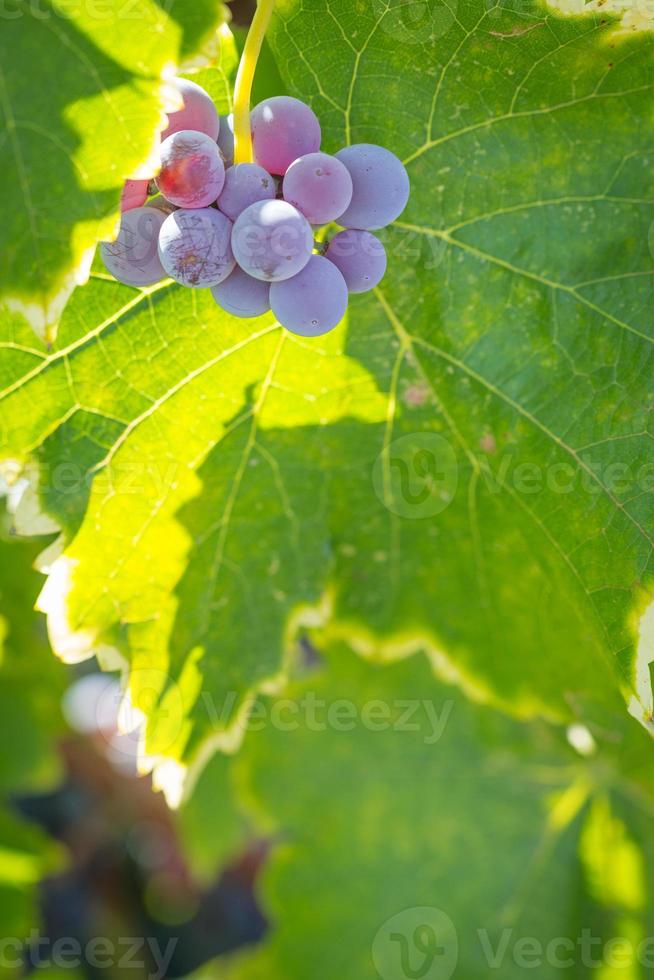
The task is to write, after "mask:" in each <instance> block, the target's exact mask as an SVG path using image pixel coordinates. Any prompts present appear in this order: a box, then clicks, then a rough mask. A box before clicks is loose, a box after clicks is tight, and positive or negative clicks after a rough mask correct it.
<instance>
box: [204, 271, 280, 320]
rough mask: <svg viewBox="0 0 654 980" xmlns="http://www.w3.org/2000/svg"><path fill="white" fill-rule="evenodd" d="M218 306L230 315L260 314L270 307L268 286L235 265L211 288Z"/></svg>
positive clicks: (248, 315)
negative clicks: (225, 276) (231, 270)
mask: <svg viewBox="0 0 654 980" xmlns="http://www.w3.org/2000/svg"><path fill="white" fill-rule="evenodd" d="M211 294H212V296H213V298H214V299H215V301H216V303H217V304H218V306H220V307H221V309H223V310H225V311H226V312H227V313H231V314H232V316H240V317H251V316H261V315H262V314H263V313H267V312H268V310H269V309H270V286H269V284H268V283H267V282H263V281H262V280H261V279H254V278H253V277H252V276H248V274H247V272H243V270H242V269H241V268H240V267H239V266H238V265H237V266H236V268H235V269H234V271H233V272H232V273H230V275H229V276H228V277H227V279H224V280H223V281H222V282H221V283H218V285H217V286H214V287H213V288H212V290H211Z"/></svg>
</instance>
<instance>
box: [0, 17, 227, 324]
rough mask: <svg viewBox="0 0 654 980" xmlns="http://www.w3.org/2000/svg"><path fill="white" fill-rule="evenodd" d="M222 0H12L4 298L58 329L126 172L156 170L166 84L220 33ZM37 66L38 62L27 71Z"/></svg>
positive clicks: (1, 251) (0, 77)
mask: <svg viewBox="0 0 654 980" xmlns="http://www.w3.org/2000/svg"><path fill="white" fill-rule="evenodd" d="M223 9H224V8H223V6H222V4H221V3H220V2H219V0H200V2H198V0H173V2H167V3H165V4H164V3H161V4H159V3H157V2H156V0H135V2H131V0H129V2H127V0H110V2H108V3H101V4H70V3H66V2H65V0H44V2H43V3H41V4H39V5H38V6H36V5H35V4H33V3H27V2H24V0H8V2H7V3H6V4H5V5H4V8H3V30H2V34H1V38H0V63H1V64H2V71H1V72H0V121H1V125H2V129H3V131H4V138H3V139H2V142H1V143H0V167H1V169H2V173H3V174H4V176H5V180H6V182H7V186H9V187H11V188H12V189H14V191H15V197H16V200H15V201H12V203H11V206H9V207H7V208H6V209H5V213H4V217H3V222H2V234H1V237H0V257H1V258H0V283H1V284H2V288H1V290H0V298H5V299H6V300H7V302H8V304H9V306H10V307H12V308H13V309H18V310H20V311H22V312H23V313H24V314H25V315H26V316H27V317H28V318H29V320H30V322H31V324H32V326H33V327H34V329H35V330H36V331H37V333H39V335H41V336H48V337H49V338H51V336H52V334H53V332H54V329H55V325H56V322H57V319H58V317H59V315H60V313H61V310H62V308H63V305H64V303H65V302H66V299H67V298H68V296H69V295H70V293H71V291H72V289H73V287H74V285H75V282H83V281H84V280H85V278H86V276H87V274H88V268H89V265H90V261H91V259H92V257H93V251H94V248H95V244H96V242H97V241H98V240H100V239H107V238H110V237H112V236H113V233H114V229H115V225H116V220H117V217H118V201H119V197H120V191H121V189H122V184H123V181H124V179H125V178H126V177H131V176H136V175H137V174H138V173H139V171H141V176H147V177H149V176H151V175H152V172H153V170H152V166H153V164H152V157H153V153H154V149H155V140H156V138H157V133H158V131H159V129H160V128H162V126H163V125H165V117H164V115H163V113H162V106H163V105H164V104H166V105H168V106H169V107H171V108H172V107H174V102H173V101H171V99H172V98H173V96H174V93H171V92H170V91H168V92H166V88H165V80H166V78H170V75H171V73H172V72H173V71H174V70H175V67H176V66H178V65H179V64H180V63H181V62H182V61H183V59H185V58H186V57H187V56H189V55H190V54H191V53H193V52H195V51H197V49H198V48H200V47H201V46H202V45H203V44H204V43H206V42H207V41H208V40H209V39H210V37H211V35H212V34H213V32H214V30H215V28H216V26H217V25H218V23H219V22H220V20H221V19H222V16H223V13H222V12H223ZM26 65H29V70H26V67H25V66H26Z"/></svg>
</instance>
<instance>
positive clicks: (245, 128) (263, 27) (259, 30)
mask: <svg viewBox="0 0 654 980" xmlns="http://www.w3.org/2000/svg"><path fill="white" fill-rule="evenodd" d="M274 5H275V0H258V2H257V9H256V10H255V13H254V17H253V18H252V23H251V24H250V29H249V31H248V34H247V38H246V39H245V45H244V47H243V53H242V55H241V60H240V62H239V66H238V72H237V74H236V84H235V86H234V163H252V160H253V157H252V134H251V132H250V97H251V94H252V80H253V79H254V72H255V70H256V67H257V61H258V60H259V53H260V51H261V45H262V44H263V39H264V37H265V36H266V31H267V29H268V24H269V23H270V17H271V14H272V11H273V7H274Z"/></svg>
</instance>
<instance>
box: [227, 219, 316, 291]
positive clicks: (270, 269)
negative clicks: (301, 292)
mask: <svg viewBox="0 0 654 980" xmlns="http://www.w3.org/2000/svg"><path fill="white" fill-rule="evenodd" d="M232 248H233V250H234V256H235V258H236V261H237V262H238V264H239V265H240V267H241V268H242V269H243V270H244V271H245V272H247V273H248V275H250V276H254V278H255V279H263V280H264V281H265V282H280V281H281V280H282V279H290V277H291V276H294V275H295V274H296V273H297V272H299V271H300V269H302V268H303V267H304V266H305V265H306V264H307V262H308V261H309V258H310V257H311V253H312V251H313V231H312V230H311V225H310V224H309V222H308V221H307V219H306V218H305V217H304V215H303V214H300V212H299V211H298V210H297V209H296V208H294V207H293V205H292V204H288V203H287V202H286V201H257V202H256V204H251V205H250V207H249V208H246V209H245V211H242V212H241V213H240V214H239V216H238V218H237V219H236V221H235V222H234V230H233V232H232Z"/></svg>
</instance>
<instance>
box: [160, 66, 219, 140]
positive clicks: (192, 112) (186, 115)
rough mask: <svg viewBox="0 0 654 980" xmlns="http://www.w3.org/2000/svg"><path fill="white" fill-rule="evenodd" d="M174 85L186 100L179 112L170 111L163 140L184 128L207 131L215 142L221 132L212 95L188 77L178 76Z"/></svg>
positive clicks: (199, 131)
mask: <svg viewBox="0 0 654 980" xmlns="http://www.w3.org/2000/svg"><path fill="white" fill-rule="evenodd" d="M173 85H174V86H175V88H176V89H177V91H178V92H179V94H180V95H181V97H182V99H183V100H184V106H183V108H181V109H178V110H177V112H169V113H168V126H167V127H166V129H164V131H163V133H162V134H161V142H162V143H163V141H164V140H165V139H168V137H169V136H172V135H173V133H179V132H181V130H183V129H193V130H195V131H196V132H198V133H205V134H206V135H207V136H208V137H209V138H210V139H212V140H213V141H214V142H215V141H216V140H217V139H218V136H219V134H220V118H219V116H218V113H217V112H216V107H215V105H214V104H213V101H212V99H211V97H210V96H209V95H208V93H207V92H205V90H204V89H203V88H202V87H201V86H200V85H196V83H195V82H189V80H188V79H187V78H176V79H174V81H173Z"/></svg>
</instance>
